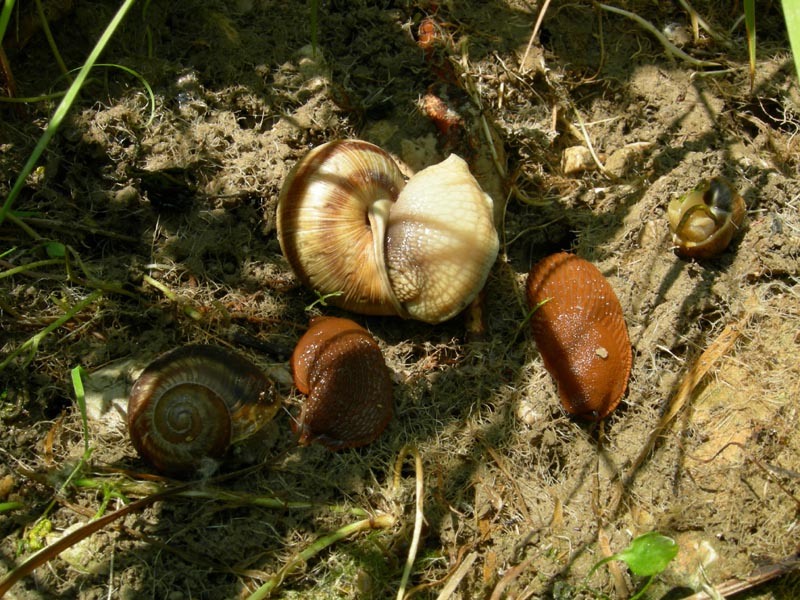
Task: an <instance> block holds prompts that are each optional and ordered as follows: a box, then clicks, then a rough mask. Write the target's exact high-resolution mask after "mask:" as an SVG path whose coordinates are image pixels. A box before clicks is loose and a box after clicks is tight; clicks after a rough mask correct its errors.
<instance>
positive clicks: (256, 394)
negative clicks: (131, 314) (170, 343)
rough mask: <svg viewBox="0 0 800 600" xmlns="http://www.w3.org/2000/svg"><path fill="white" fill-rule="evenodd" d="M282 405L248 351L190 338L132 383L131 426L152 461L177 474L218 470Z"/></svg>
mask: <svg viewBox="0 0 800 600" xmlns="http://www.w3.org/2000/svg"><path fill="white" fill-rule="evenodd" d="M279 406H280V399H279V397H278V395H277V394H276V392H275V389H274V387H273V385H272V382H271V381H270V380H269V379H268V378H267V377H266V375H265V374H264V373H263V372H262V371H261V370H260V369H259V368H258V367H256V366H255V365H254V364H252V363H251V362H250V361H248V360H247V359H245V358H244V357H242V356H240V355H238V354H236V353H234V352H231V351H228V350H225V349H223V348H219V347H217V346H206V345H200V344H198V345H190V346H184V347H182V348H178V349H176V350H173V351H171V352H167V353H166V354H163V355H161V356H159V357H158V358H157V359H156V360H154V361H153V362H152V363H150V364H149V365H148V366H147V367H146V368H145V370H144V371H143V372H142V374H141V375H140V376H139V378H138V379H137V380H136V382H135V383H134V384H133V388H132V389H131V393H130V396H129V398H128V431H129V434H130V436H131V441H132V442H133V445H134V447H135V448H136V450H137V451H138V452H139V454H140V455H141V456H142V458H144V460H145V461H146V462H147V463H149V464H150V465H151V466H152V467H154V468H155V469H157V470H158V471H161V472H163V473H166V474H168V475H172V476H175V477H190V476H193V475H195V474H196V473H197V472H198V471H203V470H205V469H206V468H207V467H208V470H213V468H215V467H216V461H218V460H219V459H221V458H222V457H223V456H224V455H225V453H226V452H227V450H228V448H229V446H230V445H231V444H233V443H235V442H237V441H240V440H242V439H245V438H247V437H249V436H250V435H252V434H254V433H255V432H256V431H258V430H259V429H260V428H261V427H263V426H264V425H265V424H266V423H267V422H269V421H270V420H271V419H272V417H273V416H275V413H276V412H277V410H278V408H279Z"/></svg>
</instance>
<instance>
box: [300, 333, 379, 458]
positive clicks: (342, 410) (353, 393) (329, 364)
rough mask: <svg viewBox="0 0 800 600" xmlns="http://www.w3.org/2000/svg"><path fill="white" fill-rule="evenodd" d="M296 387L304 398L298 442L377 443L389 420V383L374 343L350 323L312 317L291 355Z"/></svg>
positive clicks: (332, 446)
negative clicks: (305, 396)
mask: <svg viewBox="0 0 800 600" xmlns="http://www.w3.org/2000/svg"><path fill="white" fill-rule="evenodd" d="M291 364H292V373H293V374H294V383H295V385H296V386H297V389H298V390H300V392H302V393H303V394H307V395H308V398H307V399H306V401H305V403H304V404H303V407H302V409H301V411H300V415H299V416H298V418H297V420H296V421H293V422H292V430H293V431H294V432H295V433H297V434H299V436H300V438H299V443H300V444H303V445H305V444H309V443H311V442H318V443H320V444H322V445H323V446H325V447H326V448H328V449H329V450H340V449H342V448H354V447H357V446H363V445H365V444H369V443H370V442H372V441H374V440H375V439H377V437H378V436H379V435H380V434H381V432H383V430H384V429H385V428H386V426H387V425H388V424H389V421H390V420H391V418H392V382H391V379H390V377H389V369H388V367H387V366H386V362H385V361H384V359H383V354H382V353H381V350H380V348H379V347H378V344H377V342H376V341H375V339H374V338H373V337H372V336H371V335H370V334H369V332H368V331H367V330H366V329H364V328H363V327H361V326H360V325H358V324H356V323H354V322H353V321H351V320H349V319H340V318H336V317H316V318H314V319H312V320H311V323H310V326H309V328H308V331H306V333H305V334H304V335H303V337H302V338H300V341H299V342H298V343H297V347H296V348H295V350H294V353H293V354H292V361H291Z"/></svg>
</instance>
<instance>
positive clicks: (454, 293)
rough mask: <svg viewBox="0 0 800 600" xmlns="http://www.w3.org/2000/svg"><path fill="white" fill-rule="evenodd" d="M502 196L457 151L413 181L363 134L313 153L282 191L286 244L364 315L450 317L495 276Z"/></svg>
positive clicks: (306, 276)
mask: <svg viewBox="0 0 800 600" xmlns="http://www.w3.org/2000/svg"><path fill="white" fill-rule="evenodd" d="M492 206H493V203H492V199H491V198H490V197H489V196H488V195H487V194H486V193H484V192H483V190H482V189H481V188H480V185H479V184H478V182H477V181H476V180H475V178H474V177H473V176H472V175H471V174H470V172H469V168H468V167H467V164H466V163H465V162H464V161H463V160H462V159H461V158H459V157H458V156H456V155H451V156H450V157H449V158H447V159H446V160H445V161H443V162H441V163H439V164H437V165H433V166H431V167H428V168H426V169H423V170H422V171H420V172H419V173H417V174H416V175H414V176H413V177H412V178H411V179H410V180H409V181H408V182H407V183H405V182H404V180H403V176H402V174H401V172H400V169H399V168H398V166H397V165H396V163H395V162H394V161H393V160H392V158H391V156H390V155H389V154H388V153H387V152H385V151H384V150H382V149H381V148H379V147H378V146H375V145H373V144H370V143H368V142H364V141H360V140H339V141H334V142H329V143H327V144H323V145H321V146H319V147H317V148H315V149H314V150H312V151H311V152H309V153H308V154H307V155H306V156H305V157H304V158H303V159H302V160H301V161H300V162H299V163H298V164H297V165H296V166H295V168H294V170H293V171H292V173H291V174H290V175H289V177H288V178H287V180H286V182H285V183H284V185H283V188H282V190H281V194H280V197H279V199H278V213H277V228H278V239H279V241H280V244H281V249H282V250H283V253H284V255H285V256H286V258H287V260H288V261H289V264H290V265H291V267H292V269H293V270H294V272H295V273H296V274H297V276H298V277H299V278H300V280H301V281H302V283H303V284H304V285H306V286H307V287H310V288H311V289H313V290H316V291H317V292H319V293H321V294H333V293H336V292H341V295H339V296H336V297H332V298H331V299H330V302H331V303H332V304H335V305H337V306H340V307H342V308H345V309H347V310H352V311H354V312H358V313H362V314H379V315H399V316H402V317H405V318H412V319H418V320H421V321H426V322H428V323H440V322H442V321H445V320H447V319H450V318H452V317H453V316H455V315H456V314H458V313H459V312H460V311H461V310H463V309H464V308H465V307H466V306H467V305H468V304H469V303H470V302H471V301H472V300H473V299H474V298H475V296H477V294H478V292H480V290H481V289H482V288H483V286H484V284H485V283H486V278H487V277H488V275H489V270H490V269H491V266H492V264H494V261H495V258H496V257H497V251H498V247H499V243H498V237H497V231H496V230H495V227H494V222H493V216H492V210H493V209H492Z"/></svg>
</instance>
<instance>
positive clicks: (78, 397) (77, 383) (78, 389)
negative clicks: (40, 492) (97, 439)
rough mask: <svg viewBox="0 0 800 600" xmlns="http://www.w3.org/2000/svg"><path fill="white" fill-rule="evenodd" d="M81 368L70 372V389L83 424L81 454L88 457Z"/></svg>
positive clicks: (87, 423)
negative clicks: (73, 392) (73, 394)
mask: <svg viewBox="0 0 800 600" xmlns="http://www.w3.org/2000/svg"><path fill="white" fill-rule="evenodd" d="M83 374H84V370H83V367H81V366H80V365H78V366H77V367H75V368H73V369H72V371H70V376H71V377H72V389H73V390H74V391H75V401H76V402H77V403H78V409H79V410H80V411H81V421H82V422H83V454H84V457H88V455H89V419H88V417H87V415H86V392H85V391H84V389H83Z"/></svg>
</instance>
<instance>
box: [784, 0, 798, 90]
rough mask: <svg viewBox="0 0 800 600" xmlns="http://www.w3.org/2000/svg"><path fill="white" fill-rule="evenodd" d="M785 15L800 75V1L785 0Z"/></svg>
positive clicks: (796, 66)
mask: <svg viewBox="0 0 800 600" xmlns="http://www.w3.org/2000/svg"><path fill="white" fill-rule="evenodd" d="M783 17H784V19H786V30H787V31H788V32H789V43H790V44H791V46H792V54H793V55H794V65H795V69H796V71H797V74H798V76H800V2H797V0H783Z"/></svg>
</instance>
